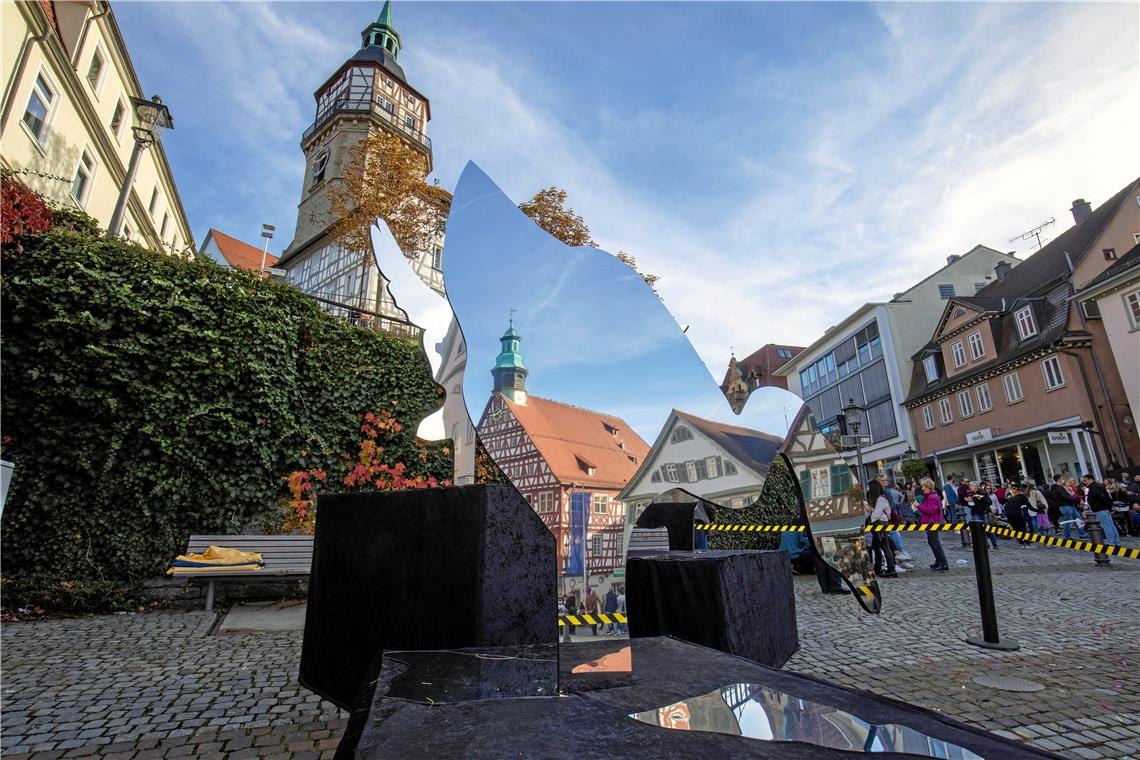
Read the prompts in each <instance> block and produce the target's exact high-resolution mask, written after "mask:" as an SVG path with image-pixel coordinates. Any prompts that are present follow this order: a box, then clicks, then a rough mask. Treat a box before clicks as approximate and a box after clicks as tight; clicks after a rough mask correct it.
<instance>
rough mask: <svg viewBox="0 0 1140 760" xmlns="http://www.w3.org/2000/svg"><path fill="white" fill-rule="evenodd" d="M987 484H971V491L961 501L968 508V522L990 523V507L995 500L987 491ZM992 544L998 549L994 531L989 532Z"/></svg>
mask: <svg viewBox="0 0 1140 760" xmlns="http://www.w3.org/2000/svg"><path fill="white" fill-rule="evenodd" d="M985 488H986V487H985V486H984V485H983V486H982V487H980V488H979V487H978V484H977V483H971V484H970V492H969V493H968V494H967V495H966V498H965V499H964V500H963V501H962V502H961V504H962V505H963V508H964V509H965V510H966V520H967V521H968V522H972V523H973V522H980V523H988V522H989V519H990V509H992V508H993V502H992V501H990V495H989V494H987V493H986V492H985ZM988 537H989V540H990V545H991V546H993V548H994V549H995V550H996V549H997V548H998V547H997V537H996V536H994V534H993V533H989V534H988Z"/></svg>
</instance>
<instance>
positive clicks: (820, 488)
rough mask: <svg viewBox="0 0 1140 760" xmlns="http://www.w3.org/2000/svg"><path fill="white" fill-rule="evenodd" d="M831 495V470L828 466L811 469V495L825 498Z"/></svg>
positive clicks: (814, 497) (816, 497) (815, 497)
mask: <svg viewBox="0 0 1140 760" xmlns="http://www.w3.org/2000/svg"><path fill="white" fill-rule="evenodd" d="M828 496H831V471H830V470H829V469H828V468H827V467H820V468H819V469H816V470H812V471H811V497H812V498H813V499H823V498H826V497H828Z"/></svg>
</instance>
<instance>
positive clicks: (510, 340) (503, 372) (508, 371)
mask: <svg viewBox="0 0 1140 760" xmlns="http://www.w3.org/2000/svg"><path fill="white" fill-rule="evenodd" d="M511 311H512V314H511V320H510V326H509V327H507V331H506V332H505V333H503V337H501V338H499V341H500V342H501V343H502V346H503V348H502V351H500V352H499V355H498V356H497V357H495V367H494V369H492V370H491V376H492V377H493V378H495V392H496V393H501V394H503V395H504V396H505V397H507V398H509V399H510V400H511V401H514V402H515V403H516V404H520V405H522V406H526V376H527V375H528V374H530V371H529V370H528V369H527V368H526V367H525V366H524V365H523V358H522V353H520V351H519V343H521V342H522V336H521V335H519V333H518V331H517V330H515V321H514V313H513V312H514V311H515V310H514V309H512V310H511Z"/></svg>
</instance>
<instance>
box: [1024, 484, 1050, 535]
mask: <svg viewBox="0 0 1140 760" xmlns="http://www.w3.org/2000/svg"><path fill="white" fill-rule="evenodd" d="M1025 498H1026V499H1028V500H1029V522H1030V524H1031V525H1032V526H1033V528H1032V531H1031V532H1033V533H1040V534H1041V535H1043V536H1045V535H1048V534H1049V528H1050V524H1049V502H1048V501H1046V500H1045V495H1044V494H1043V493H1041V489H1039V488H1038V487H1037V481H1036V480H1033V479H1030V480H1027V481H1025Z"/></svg>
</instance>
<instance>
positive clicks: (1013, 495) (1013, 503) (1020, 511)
mask: <svg viewBox="0 0 1140 760" xmlns="http://www.w3.org/2000/svg"><path fill="white" fill-rule="evenodd" d="M1028 510H1029V499H1027V498H1025V494H1023V493H1022V492H1021V489H1020V488H1018V487H1017V486H1016V485H1012V484H1011V485H1010V487H1009V491H1008V495H1007V496H1006V497H1005V516H1006V519H1008V520H1009V524H1010V527H1012V528H1013V529H1014V530H1015V531H1017V532H1018V533H1019V534H1022V535H1019V536H1018V537H1017V543H1018V544H1019V545H1021V546H1025V545H1026V544H1028V543H1029V541H1028V539H1026V538H1025V536H1024V534H1026V533H1028V532H1029V531H1028V530H1026V520H1028V518H1029V515H1028Z"/></svg>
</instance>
